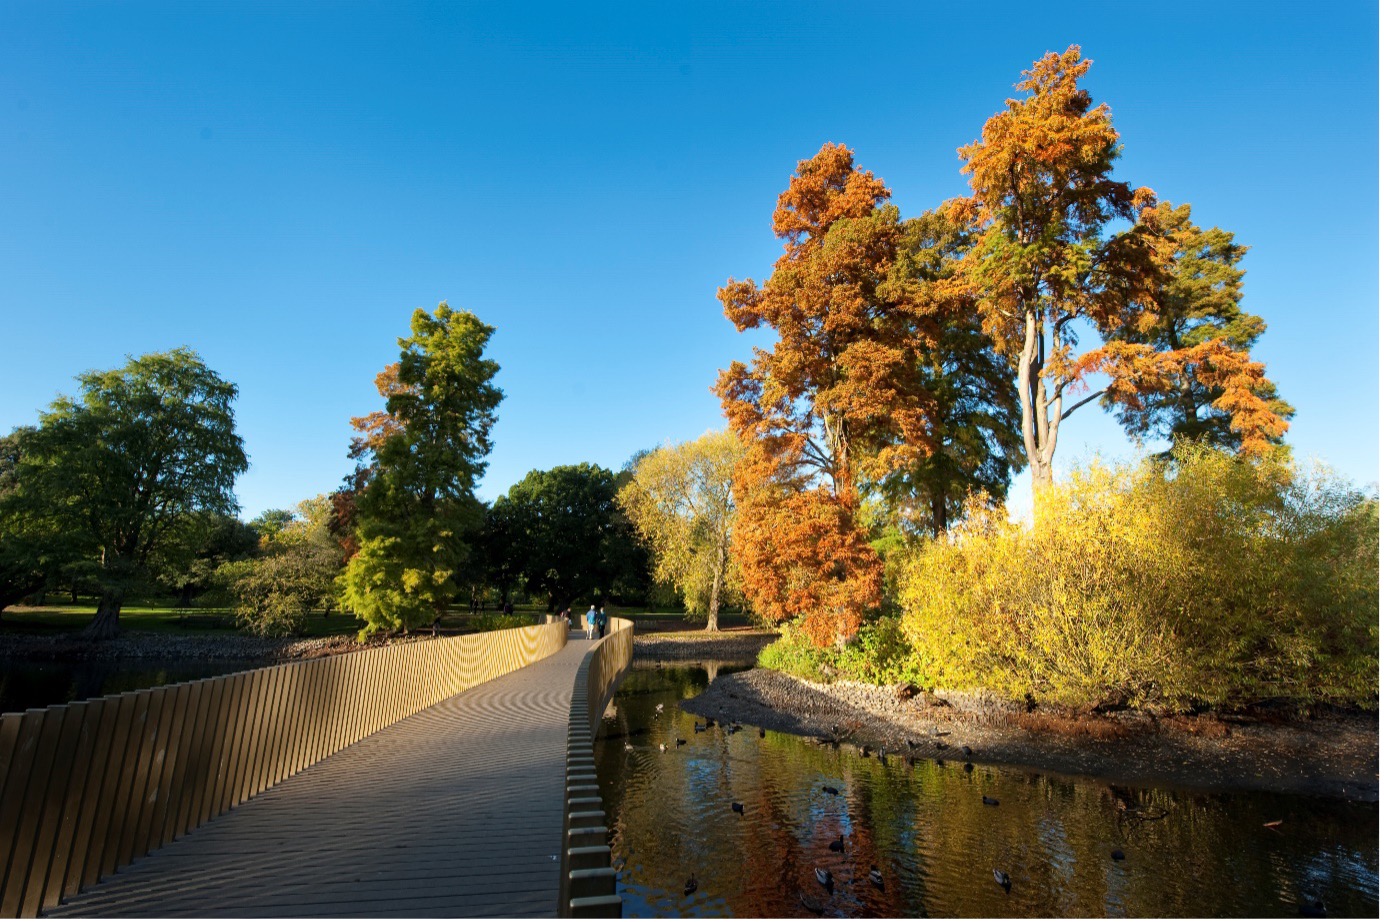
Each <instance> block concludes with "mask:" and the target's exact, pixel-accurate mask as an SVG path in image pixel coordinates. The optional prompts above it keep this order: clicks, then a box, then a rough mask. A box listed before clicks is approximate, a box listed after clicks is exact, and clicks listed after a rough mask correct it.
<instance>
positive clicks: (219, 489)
mask: <svg viewBox="0 0 1384 922" xmlns="http://www.w3.org/2000/svg"><path fill="white" fill-rule="evenodd" d="M77 380H78V383H79V385H80V389H81V392H80V395H79V396H78V397H76V398H72V397H66V396H63V397H59V398H58V399H57V400H55V401H54V402H53V404H52V405H51V406H50V407H49V409H48V410H47V412H45V413H43V414H42V415H41V417H40V422H39V426H38V428H37V429H36V430H34V431H33V433H32V434H31V435H30V436H28V437H27V438H26V439H25V440H24V451H23V453H22V456H21V458H20V461H19V467H18V470H17V472H16V473H17V483H18V486H17V493H18V499H19V500H20V503H21V506H22V507H23V508H24V509H25V511H26V513H27V514H29V515H33V516H36V517H38V518H41V519H43V520H45V524H46V525H47V526H48V527H49V528H50V529H51V531H52V532H53V533H55V534H57V535H59V536H61V539H62V541H63V542H64V544H65V545H66V547H67V549H68V551H69V552H70V553H71V554H72V555H73V556H81V557H85V558H86V559H87V560H89V561H91V563H92V566H93V576H94V578H95V581H96V582H97V584H98V585H99V588H100V592H101V597H100V601H99V602H98V604H97V609H96V617H95V618H94V619H93V620H92V622H91V624H90V625H89V626H88V627H87V628H86V630H85V631H84V632H83V633H84V635H85V636H87V637H90V638H95V639H103V638H108V637H113V636H115V635H116V634H117V633H118V632H119V619H120V608H121V605H122V604H123V603H124V600H125V596H126V593H127V592H128V591H129V590H130V588H131V587H132V586H134V585H136V584H137V583H138V582H139V581H142V580H144V579H147V578H148V576H149V575H150V574H149V566H150V563H151V561H154V560H155V559H156V558H157V557H158V555H160V554H164V553H166V552H168V551H169V550H170V549H171V548H173V547H174V546H176V545H178V544H179V543H181V542H184V541H187V540H188V523H189V522H190V521H194V520H196V518H197V517H199V516H202V515H212V514H223V515H230V514H232V513H234V512H235V509H236V502H235V496H234V494H233V493H232V486H233V485H234V483H235V477H236V475H237V474H239V473H241V472H243V471H245V470H246V469H247V468H248V466H249V464H248V461H247V460H246V457H245V450H244V447H243V445H242V443H241V439H240V436H238V435H237V434H236V432H235V416H234V414H233V412H232V410H231V402H232V401H233V400H234V399H235V395H236V387H235V385H234V384H231V383H229V382H227V381H225V380H223V379H222V378H221V377H220V376H218V375H217V374H216V373H215V372H214V371H212V370H211V369H210V368H208V367H207V366H206V365H205V364H204V363H203V362H202V359H201V357H200V356H198V355H197V353H196V352H193V351H192V350H190V349H186V348H180V349H174V350H172V351H169V352H155V353H150V354H148V355H144V356H140V357H139V358H136V359H130V360H129V362H127V363H126V364H125V366H124V367H122V368H118V369H114V370H111V371H93V372H87V373H85V374H82V375H79V376H78V379H77Z"/></svg>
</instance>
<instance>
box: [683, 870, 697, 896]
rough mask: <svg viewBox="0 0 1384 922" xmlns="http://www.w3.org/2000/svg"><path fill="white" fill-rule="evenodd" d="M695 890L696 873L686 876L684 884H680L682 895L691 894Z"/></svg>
mask: <svg viewBox="0 0 1384 922" xmlns="http://www.w3.org/2000/svg"><path fill="white" fill-rule="evenodd" d="M696 892H697V875H696V874H693V875H692V876H691V877H689V878H687V883H685V884H683V885H682V895H683V896H691V895H692V894H694V893H696Z"/></svg>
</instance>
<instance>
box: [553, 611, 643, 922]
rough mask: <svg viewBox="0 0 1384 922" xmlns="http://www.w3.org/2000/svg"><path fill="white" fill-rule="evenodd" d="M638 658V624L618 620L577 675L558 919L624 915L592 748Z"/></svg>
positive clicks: (569, 743) (570, 729) (570, 727)
mask: <svg viewBox="0 0 1384 922" xmlns="http://www.w3.org/2000/svg"><path fill="white" fill-rule="evenodd" d="M633 656H634V622H632V621H629V620H627V619H625V618H614V619H612V621H611V631H610V633H609V634H608V635H607V636H606V637H605V639H603V640H602V641H600V643H598V644H597V645H596V646H595V648H594V649H593V650H592V651H591V653H590V654H588V655H587V657H586V660H585V662H583V663H582V665H581V668H580V669H578V670H577V678H576V683H575V685H574V687H573V689H572V712H571V717H570V719H569V721H568V728H567V809H566V814H565V816H564V818H563V827H562V838H563V843H562V862H561V873H562V880H561V884H560V886H559V890H558V896H559V902H558V914H559V915H561V916H563V917H618V916H619V915H620V898H619V897H618V896H616V894H615V870H614V869H613V868H612V867H611V866H610V843H609V842H608V841H607V835H608V829H607V828H606V824H605V809H604V808H603V807H602V805H601V791H600V787H599V785H598V783H597V781H596V760H595V754H594V753H593V751H592V743H593V741H594V740H595V737H596V730H597V729H598V728H599V727H600V725H601V715H602V714H603V713H604V712H605V708H606V705H607V704H608V703H609V702H610V698H611V696H612V695H614V694H615V689H616V687H617V686H619V684H620V680H621V679H622V678H624V675H625V672H626V670H628V669H629V665H630V660H631V658H632V657H633Z"/></svg>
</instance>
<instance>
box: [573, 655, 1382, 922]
mask: <svg viewBox="0 0 1384 922" xmlns="http://www.w3.org/2000/svg"><path fill="white" fill-rule="evenodd" d="M720 670H721V672H723V673H724V672H725V671H727V667H726V666H725V665H724V664H721V666H720ZM706 684H707V670H706V669H705V668H701V667H662V668H657V669H654V668H644V669H636V670H634V671H632V672H631V673H630V674H629V675H628V676H627V677H626V679H625V681H624V683H623V685H622V687H621V689H620V692H619V693H618V695H617V697H616V701H615V708H614V715H613V716H612V717H608V718H607V719H606V721H605V722H604V725H603V728H602V737H601V739H600V740H599V741H598V742H597V746H596V758H597V771H598V774H599V776H600V782H601V788H602V791H601V793H602V796H603V798H604V800H605V805H606V813H607V818H608V824H609V826H610V828H611V852H612V856H613V859H614V861H615V864H616V867H617V869H619V875H620V888H621V894H622V896H623V897H624V911H625V914H626V915H628V916H685V915H697V916H716V915H730V916H742V917H771V918H774V917H786V916H788V917H792V916H811V915H814V914H817V913H820V914H823V915H827V916H837V917H874V916H885V917H912V916H1000V917H1003V916H1112V915H1119V916H1283V915H1295V914H1297V912H1298V910H1299V907H1300V906H1301V905H1303V902H1304V899H1305V898H1306V895H1309V894H1310V895H1313V896H1320V897H1321V899H1322V900H1323V902H1324V903H1325V906H1326V909H1327V911H1328V912H1329V913H1330V914H1331V915H1337V916H1369V917H1374V916H1377V915H1378V906H1379V838H1378V817H1379V813H1378V805H1377V804H1358V803H1346V802H1342V801H1333V800H1324V799H1318V798H1307V797H1294V796H1287V795H1277V794H1263V793H1235V794H1223V793H1204V792H1194V791H1185V790H1170V789H1158V788H1139V787H1132V786H1123V785H1112V784H1109V783H1106V782H1102V781H1099V780H1096V779H1090V778H1071V777H1064V776H1059V775H1051V774H1046V773H1041V772H1034V771H1027V770H1024V769H1019V768H1005V767H991V766H985V765H977V766H976V767H975V770H974V771H973V772H970V773H967V772H965V771H963V770H962V767H961V765H959V764H954V763H949V764H948V765H946V766H945V767H938V766H937V765H936V764H934V763H933V762H932V761H929V760H923V759H920V760H918V762H917V764H916V765H914V766H912V767H909V766H908V765H907V764H906V763H905V762H904V761H903V760H902V759H900V758H899V757H897V756H892V757H890V758H889V760H888V762H887V763H885V764H881V763H880V761H879V760H878V759H876V758H873V757H871V758H861V757H860V756H859V755H858V754H857V753H856V752H855V750H854V749H853V748H851V747H842V748H841V749H832V748H830V747H826V746H820V745H817V744H815V743H813V742H810V741H807V740H804V739H801V738H799V737H794V736H788V735H785V734H779V733H773V732H770V733H768V734H767V735H766V736H765V737H764V738H762V739H761V738H760V737H759V734H758V733H757V732H753V731H752V732H746V733H735V734H731V733H729V732H727V728H725V727H720V726H717V727H714V728H712V729H710V730H708V731H706V732H701V733H694V731H693V723H694V722H695V721H694V718H693V717H692V715H690V714H686V713H684V712H683V711H682V710H681V709H679V708H678V707H676V703H677V702H678V701H679V700H681V699H683V698H688V697H691V696H693V695H695V694H697V693H698V692H699V691H701V690H702V689H703V688H705V686H706ZM660 703H661V704H663V705H664V709H663V712H662V713H661V714H660V713H656V711H655V707H656V706H657V705H658V704H660ZM678 738H681V739H686V740H687V741H688V744H687V745H686V746H682V747H680V748H679V747H675V746H674V740H675V739H678ZM626 742H629V743H630V744H632V746H633V749H630V750H627V749H626V748H625V743H626ZM660 742H662V743H666V744H667V746H668V751H667V752H666V753H662V752H660V751H659V749H658V744H659V743H660ZM823 786H831V787H836V788H838V789H839V790H840V794H839V795H832V794H828V793H826V792H825V791H823V790H822V788H823ZM982 796H989V797H992V798H995V799H998V800H999V801H1000V804H999V806H998V807H991V806H986V805H985V804H984V803H982V801H981V798H982ZM732 802H739V803H742V804H744V814H743V816H742V815H740V814H739V813H736V812H733V811H732V810H731V803H732ZM1273 820H1282V821H1283V822H1282V824H1281V825H1280V826H1277V827H1274V828H1268V827H1265V826H1264V824H1265V823H1266V822H1270V821H1273ZM838 835H841V836H844V841H845V848H844V850H843V851H841V852H833V851H832V850H831V849H830V848H829V845H830V843H831V842H832V841H833V840H834V839H836V837H837V836H838ZM1117 849H1118V850H1120V851H1122V852H1123V853H1124V855H1125V858H1124V860H1122V861H1116V860H1114V859H1113V858H1112V857H1111V854H1112V852H1114V851H1115V850H1117ZM872 866H877V867H878V868H879V869H880V872H881V875H882V877H883V886H882V887H880V886H875V885H872V883H871V882H870V879H869V874H870V869H871V867H872ZM815 868H821V869H823V870H824V871H830V872H831V877H832V882H833V887H832V890H831V892H828V890H827V889H826V888H825V887H823V886H822V885H821V884H819V883H818V880H817V878H816V876H815V875H814V873H813V872H814V869H815ZM997 870H998V871H1003V872H1004V873H1007V874H1008V875H1009V879H1010V881H1011V883H1012V886H1011V887H1010V889H1009V890H1008V891H1006V890H1005V889H1004V888H1002V887H1001V886H999V885H998V884H997V883H996V879H997V875H996V874H995V871H997ZM693 874H695V875H696V878H697V882H698V887H697V889H696V891H695V892H694V893H692V894H690V895H687V896H684V895H683V889H684V886H685V883H686V881H687V880H688V878H689V877H690V876H692V875H693Z"/></svg>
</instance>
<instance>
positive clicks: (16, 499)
mask: <svg viewBox="0 0 1384 922" xmlns="http://www.w3.org/2000/svg"><path fill="white" fill-rule="evenodd" d="M32 432H33V430H32V429H31V428H27V427H21V428H18V429H15V430H14V431H13V432H11V433H10V434H9V435H6V436H3V437H0V611H3V610H4V609H6V608H8V607H9V606H11V605H13V604H14V603H16V602H18V601H19V600H20V599H22V598H24V597H25V596H27V595H29V594H31V593H34V592H37V591H38V590H40V589H42V588H43V587H44V584H45V583H46V582H47V579H48V574H49V573H50V572H51V571H52V570H53V568H54V566H55V563H56V562H55V561H54V559H53V554H52V551H53V549H54V541H53V540H51V539H52V535H51V530H49V529H45V527H44V526H45V522H44V521H43V519H42V517H40V516H38V515H36V514H35V512H36V510H33V509H27V508H25V505H26V504H25V503H24V502H23V500H22V497H21V495H20V492H19V468H20V459H21V458H22V457H23V452H24V448H23V445H24V442H25V440H26V439H27V438H28V436H29V435H30V434H31V433H32Z"/></svg>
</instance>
